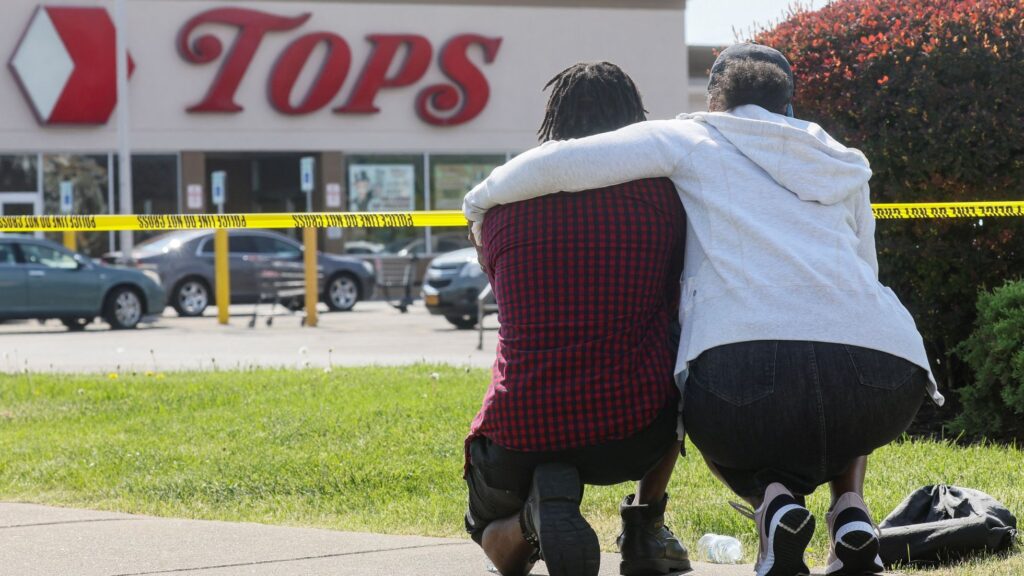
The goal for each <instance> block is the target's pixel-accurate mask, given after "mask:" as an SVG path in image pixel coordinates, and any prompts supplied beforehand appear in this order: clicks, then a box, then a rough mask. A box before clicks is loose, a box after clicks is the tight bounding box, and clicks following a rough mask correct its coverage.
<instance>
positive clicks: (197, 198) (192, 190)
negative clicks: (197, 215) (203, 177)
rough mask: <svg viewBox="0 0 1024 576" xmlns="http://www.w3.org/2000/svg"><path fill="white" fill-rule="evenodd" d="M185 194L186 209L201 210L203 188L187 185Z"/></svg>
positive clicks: (196, 185)
mask: <svg viewBox="0 0 1024 576" xmlns="http://www.w3.org/2000/svg"><path fill="white" fill-rule="evenodd" d="M186 192H187V194H186V198H187V206H188V209H189V210H199V209H201V208H202V207H203V186H202V185H201V184H189V185H188V188H187V189H186Z"/></svg>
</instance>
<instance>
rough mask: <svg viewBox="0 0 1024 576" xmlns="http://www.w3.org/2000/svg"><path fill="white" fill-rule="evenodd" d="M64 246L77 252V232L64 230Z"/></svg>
mask: <svg viewBox="0 0 1024 576" xmlns="http://www.w3.org/2000/svg"><path fill="white" fill-rule="evenodd" d="M64 247H65V248H67V249H68V250H71V251H72V252H78V232H72V231H71V230H65V231H64Z"/></svg>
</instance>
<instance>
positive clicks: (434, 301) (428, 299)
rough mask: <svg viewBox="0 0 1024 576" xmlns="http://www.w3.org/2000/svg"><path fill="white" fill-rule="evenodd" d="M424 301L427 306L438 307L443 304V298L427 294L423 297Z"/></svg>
mask: <svg viewBox="0 0 1024 576" xmlns="http://www.w3.org/2000/svg"><path fill="white" fill-rule="evenodd" d="M423 301H424V302H425V303H426V304H427V306H437V305H438V304H440V303H441V297H440V296H438V295H437V294H427V295H426V296H424V297H423Z"/></svg>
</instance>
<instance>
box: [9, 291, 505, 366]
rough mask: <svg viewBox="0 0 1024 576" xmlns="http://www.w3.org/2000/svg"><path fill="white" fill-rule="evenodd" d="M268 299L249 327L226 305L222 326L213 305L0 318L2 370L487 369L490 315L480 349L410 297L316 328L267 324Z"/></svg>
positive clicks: (284, 320) (282, 316) (369, 305)
mask: <svg viewBox="0 0 1024 576" xmlns="http://www.w3.org/2000/svg"><path fill="white" fill-rule="evenodd" d="M268 311H269V309H268V307H266V306H263V307H261V309H260V310H259V312H260V315H259V316H258V317H257V321H256V322H255V325H254V326H253V327H251V328H250V322H251V320H252V317H253V316H252V313H253V307H252V306H232V307H231V321H230V323H229V325H227V326H221V325H219V324H218V323H217V318H216V314H217V311H216V308H213V307H211V308H210V309H209V310H207V311H206V314H205V315H204V316H203V317H201V318H178V317H177V316H176V315H175V313H174V311H173V310H171V309H170V308H168V309H167V310H166V311H165V313H164V316H163V317H162V318H160V319H159V320H158V321H157V322H156V323H153V324H145V325H140V326H139V328H138V329H136V330H120V331H115V330H110V329H109V328H108V326H107V325H106V324H104V323H102V322H98V323H93V324H90V325H89V326H88V327H87V328H86V329H85V330H84V331H81V332H69V331H68V330H67V329H66V328H65V327H64V326H63V325H62V324H61V323H60V322H58V321H55V320H51V321H49V322H47V323H45V324H40V323H39V322H36V321H29V322H7V323H3V324H0V373H2V372H13V371H22V370H25V369H28V370H30V371H60V372H71V371H88V372H107V373H109V372H122V373H123V372H131V371H154V372H165V371H172V370H211V369H217V368H237V367H256V366H275V367H301V366H305V365H309V366H312V367H324V368H326V367H329V366H331V365H334V366H341V365H346V366H352V365H370V364H382V365H395V364H408V363H413V362H421V361H426V362H446V363H451V364H454V365H458V366H463V365H464V366H473V367H488V366H490V365H491V362H492V361H493V359H494V348H495V344H496V341H497V330H496V327H497V318H496V317H495V316H489V317H487V318H486V320H485V321H484V324H485V326H487V327H488V329H487V330H485V333H484V346H483V350H482V351H478V350H477V340H478V333H477V331H476V330H456V329H455V328H453V327H452V326H451V325H450V324H449V323H448V322H446V321H445V320H444V318H442V317H440V316H431V315H430V314H429V313H428V312H427V311H426V309H425V308H424V307H423V305H422V302H417V303H416V304H415V305H414V306H412V307H411V308H410V309H409V312H408V313H407V314H402V313H400V312H399V311H398V310H396V309H395V308H393V307H391V306H390V305H388V304H387V303H385V302H360V303H359V304H358V305H357V306H356V308H355V310H353V311H352V312H338V313H326V309H325V308H324V307H323V305H321V311H322V312H321V314H320V316H319V319H320V322H319V326H318V327H316V328H305V327H302V326H301V319H302V315H301V314H288V313H286V312H281V311H280V308H278V312H277V313H276V314H275V315H274V316H272V318H273V322H272V325H271V326H267V324H266V320H267V316H265V315H263V314H264V313H265V312H268Z"/></svg>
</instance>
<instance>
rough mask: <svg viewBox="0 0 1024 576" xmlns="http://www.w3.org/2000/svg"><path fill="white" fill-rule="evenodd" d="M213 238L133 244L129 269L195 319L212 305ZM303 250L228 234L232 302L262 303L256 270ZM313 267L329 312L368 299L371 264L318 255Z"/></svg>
mask: <svg viewBox="0 0 1024 576" xmlns="http://www.w3.org/2000/svg"><path fill="white" fill-rule="evenodd" d="M213 237H214V233H213V231H212V230H182V231H176V232H169V233H167V234H162V235H160V236H156V237H153V238H151V239H149V240H146V241H145V242H142V243H140V244H138V245H137V246H136V247H135V249H134V250H133V251H132V259H131V262H132V263H133V264H134V265H136V266H138V267H141V268H152V269H155V270H156V271H157V272H158V273H159V274H160V278H162V279H163V283H164V287H165V288H166V289H167V294H168V304H169V305H170V306H172V307H173V308H174V309H175V311H177V312H178V315H179V316H200V315H202V313H203V311H204V310H206V307H207V306H209V305H210V304H213V303H214V294H215V291H214V287H215V286H214V266H213ZM304 250H305V248H304V247H303V246H302V244H300V243H298V242H296V241H294V240H292V239H291V238H288V237H287V236H283V235H281V234H277V233H274V232H265V231H261V230H232V231H230V232H229V234H228V253H229V257H230V263H229V265H228V266H229V270H230V280H231V301H232V302H233V303H238V304H245V303H255V302H259V301H261V300H264V299H266V292H265V291H264V290H261V286H260V280H259V274H258V271H259V267H260V266H264V267H265V266H268V265H272V264H273V263H275V262H279V263H282V264H289V263H291V264H295V263H300V262H302V259H303V251H304ZM121 258H122V257H121V255H120V254H118V253H110V254H107V255H104V259H105V260H108V261H109V260H118V259H121ZM317 266H318V268H319V278H320V279H319V282H318V286H317V291H318V293H319V294H320V295H321V300H322V301H323V302H324V303H325V304H327V306H328V307H329V308H330V309H331V310H340V311H347V310H351V309H352V308H353V307H354V306H355V305H356V303H357V302H358V301H360V300H366V299H369V298H372V297H373V290H374V286H375V283H376V274H375V271H374V267H373V264H372V263H370V262H366V261H364V260H360V259H357V258H349V257H345V256H335V255H332V254H324V253H323V252H318V253H317ZM296 304H298V302H296Z"/></svg>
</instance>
